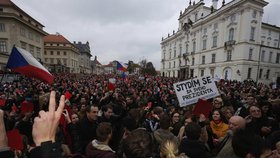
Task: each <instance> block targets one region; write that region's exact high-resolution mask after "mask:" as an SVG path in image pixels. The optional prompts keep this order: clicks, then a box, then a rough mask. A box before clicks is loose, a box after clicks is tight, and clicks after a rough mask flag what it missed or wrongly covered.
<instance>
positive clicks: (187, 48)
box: [186, 44, 189, 53]
mask: <svg viewBox="0 0 280 158" xmlns="http://www.w3.org/2000/svg"><path fill="white" fill-rule="evenodd" d="M188 52H189V45H188V44H186V53H188Z"/></svg>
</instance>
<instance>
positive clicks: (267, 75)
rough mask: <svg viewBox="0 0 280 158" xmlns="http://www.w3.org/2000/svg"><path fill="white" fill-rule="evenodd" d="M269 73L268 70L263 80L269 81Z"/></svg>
mask: <svg viewBox="0 0 280 158" xmlns="http://www.w3.org/2000/svg"><path fill="white" fill-rule="evenodd" d="M269 73H270V70H269V69H268V70H267V71H266V75H265V78H266V79H269Z"/></svg>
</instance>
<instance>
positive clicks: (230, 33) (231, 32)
mask: <svg viewBox="0 0 280 158" xmlns="http://www.w3.org/2000/svg"><path fill="white" fill-rule="evenodd" d="M233 38H234V29H233V28H231V29H229V36H228V40H229V41H232V40H233Z"/></svg>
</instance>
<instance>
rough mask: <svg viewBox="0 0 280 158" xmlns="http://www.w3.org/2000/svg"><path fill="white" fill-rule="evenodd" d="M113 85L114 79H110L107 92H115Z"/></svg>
mask: <svg viewBox="0 0 280 158" xmlns="http://www.w3.org/2000/svg"><path fill="white" fill-rule="evenodd" d="M115 84H116V79H115V78H110V79H109V83H108V89H109V90H115V89H116V87H115Z"/></svg>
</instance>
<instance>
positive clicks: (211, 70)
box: [210, 68, 215, 78]
mask: <svg viewBox="0 0 280 158" xmlns="http://www.w3.org/2000/svg"><path fill="white" fill-rule="evenodd" d="M214 73H215V69H214V68H211V69H210V74H211V77H212V78H213V77H214Z"/></svg>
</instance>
